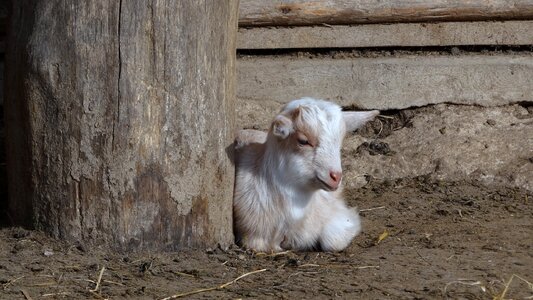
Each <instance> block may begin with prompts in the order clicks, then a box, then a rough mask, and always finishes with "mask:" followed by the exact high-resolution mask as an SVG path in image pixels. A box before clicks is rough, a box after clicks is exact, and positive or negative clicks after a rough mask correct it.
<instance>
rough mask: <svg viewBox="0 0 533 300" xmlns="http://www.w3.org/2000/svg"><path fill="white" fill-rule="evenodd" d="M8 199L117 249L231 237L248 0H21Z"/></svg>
mask: <svg viewBox="0 0 533 300" xmlns="http://www.w3.org/2000/svg"><path fill="white" fill-rule="evenodd" d="M13 6H14V7H13V14H12V22H11V27H10V30H9V48H8V52H7V57H6V63H7V66H6V68H7V72H6V74H7V75H8V76H7V78H6V86H7V87H8V88H7V92H6V99H5V102H6V103H5V105H6V108H5V109H6V123H7V144H8V150H7V155H8V176H9V183H8V185H9V196H10V199H9V208H10V214H11V216H12V218H13V219H15V220H16V221H17V222H19V223H23V224H26V225H30V226H34V227H35V228H37V229H41V230H44V231H46V232H48V233H50V234H52V235H53V236H55V237H60V238H65V239H69V240H80V241H83V242H91V243H101V244H105V245H109V246H111V247H113V248H117V249H123V250H132V249H181V248H185V247H203V246H207V245H214V244H216V243H221V244H229V243H231V242H233V235H232V194H233V178H234V173H233V166H232V164H231V162H230V160H229V158H228V155H227V154H226V151H225V149H226V147H228V146H229V145H230V144H231V143H232V138H233V126H234V125H233V124H234V101H235V100H234V99H235V38H236V30H237V13H238V1H236V0H232V1H199V0H182V1H167V2H159V1H145V0H128V1H121V0H120V1H114V0H102V1H96V0H87V1H64V0H32V1H14V4H13Z"/></svg>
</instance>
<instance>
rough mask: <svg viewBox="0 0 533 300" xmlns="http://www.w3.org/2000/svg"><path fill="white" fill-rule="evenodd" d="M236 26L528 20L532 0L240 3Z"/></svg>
mask: <svg viewBox="0 0 533 300" xmlns="http://www.w3.org/2000/svg"><path fill="white" fill-rule="evenodd" d="M239 13H240V15H239V25H240V26H287V25H317V24H322V23H326V24H330V25H341V24H344V25H346V24H362V23H398V22H426V21H429V22H437V21H481V20H531V19H533V0H470V1H460V0H433V1H427V0H392V1H372V0H283V1H281V0H277V1H263V0H242V1H241V4H240V8H239Z"/></svg>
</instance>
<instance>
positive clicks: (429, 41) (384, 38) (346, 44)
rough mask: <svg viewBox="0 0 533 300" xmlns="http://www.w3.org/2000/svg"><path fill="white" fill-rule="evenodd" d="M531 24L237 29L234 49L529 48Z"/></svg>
mask: <svg viewBox="0 0 533 300" xmlns="http://www.w3.org/2000/svg"><path fill="white" fill-rule="evenodd" d="M532 32H533V21H506V22H442V23H409V24H364V25H351V26H346V25H336V26H297V27H253V28H240V29H239V33H238V35H237V48H238V49H291V48H292V49H305V48H360V47H420V46H464V45H533V34H531V33H532Z"/></svg>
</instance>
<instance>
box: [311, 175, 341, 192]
mask: <svg viewBox="0 0 533 300" xmlns="http://www.w3.org/2000/svg"><path fill="white" fill-rule="evenodd" d="M316 180H317V181H318V183H319V184H320V187H321V188H322V189H324V190H326V191H329V192H333V191H336V190H337V189H338V188H339V186H331V185H329V184H328V183H327V182H325V181H324V180H322V179H320V177H318V176H316Z"/></svg>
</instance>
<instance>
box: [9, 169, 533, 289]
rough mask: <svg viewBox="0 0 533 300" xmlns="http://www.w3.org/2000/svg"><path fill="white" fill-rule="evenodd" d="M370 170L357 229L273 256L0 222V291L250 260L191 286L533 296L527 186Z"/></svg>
mask: <svg viewBox="0 0 533 300" xmlns="http://www.w3.org/2000/svg"><path fill="white" fill-rule="evenodd" d="M369 181H370V183H369V184H367V185H366V186H364V187H363V188H360V189H357V190H348V191H346V198H347V201H348V202H349V204H350V205H352V206H356V207H358V208H359V209H360V210H361V215H362V219H363V233H362V234H361V235H359V236H357V237H356V238H355V240H354V241H353V243H352V244H351V246H350V247H349V248H348V249H346V250H345V251H343V252H341V253H320V252H303V253H292V252H287V253H281V254H277V255H268V254H261V253H252V252H250V251H243V250H241V249H239V248H238V247H236V246H234V247H231V248H230V249H219V248H217V249H207V250H202V251H190V252H179V253H135V254H119V253H115V252H113V251H109V250H108V249H103V248H91V247H88V246H86V245H83V244H81V243H64V242H60V241H56V240H53V239H51V238H48V237H46V236H45V235H43V234H42V233H40V232H36V231H27V230H24V229H21V228H4V229H1V230H0V298H2V299H55V298H66V299H79V298H89V299H91V298H94V299H121V298H122V299H123V298H135V299H160V298H165V297H169V296H172V295H177V294H180V293H187V292H191V291H196V290H199V289H205V288H215V287H217V286H221V285H223V284H224V283H228V282H231V281H233V280H234V279H236V278H238V277H239V276H240V275H243V274H246V273H249V272H252V271H257V270H260V272H257V273H253V274H249V275H248V276H245V277H243V278H242V279H239V280H238V281H235V282H234V283H232V284H229V285H226V286H225V287H223V288H219V289H216V290H211V291H204V292H200V293H197V294H194V295H190V296H189V297H190V298H194V299H196V298H203V299H212V298H222V299H236V298H261V299H280V298H281V299H303V298H320V299H330V298H331V299H332V298H341V299H343V298H344V299H432V298H435V299H443V298H450V299H492V298H493V297H494V296H497V295H501V293H502V292H504V291H505V298H506V299H509V298H512V299H531V298H532V297H533V285H531V283H530V284H529V285H528V283H527V281H529V282H533V271H532V270H533V222H532V220H533V205H532V204H531V201H533V194H532V193H531V192H527V191H525V190H520V189H510V188H506V187H496V186H490V187H488V186H484V185H482V184H481V183H478V182H466V181H462V182H435V181H432V180H431V179H429V177H428V176H422V177H417V178H414V179H401V180H396V181H394V182H374V181H372V180H369ZM380 238H381V240H380ZM378 241H379V242H378ZM102 270H103V272H102ZM100 274H101V278H100V279H99V275H100ZM511 279H512V280H511ZM510 280H511V281H510ZM509 281H510V282H509ZM98 282H99V284H97V283H98Z"/></svg>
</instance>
